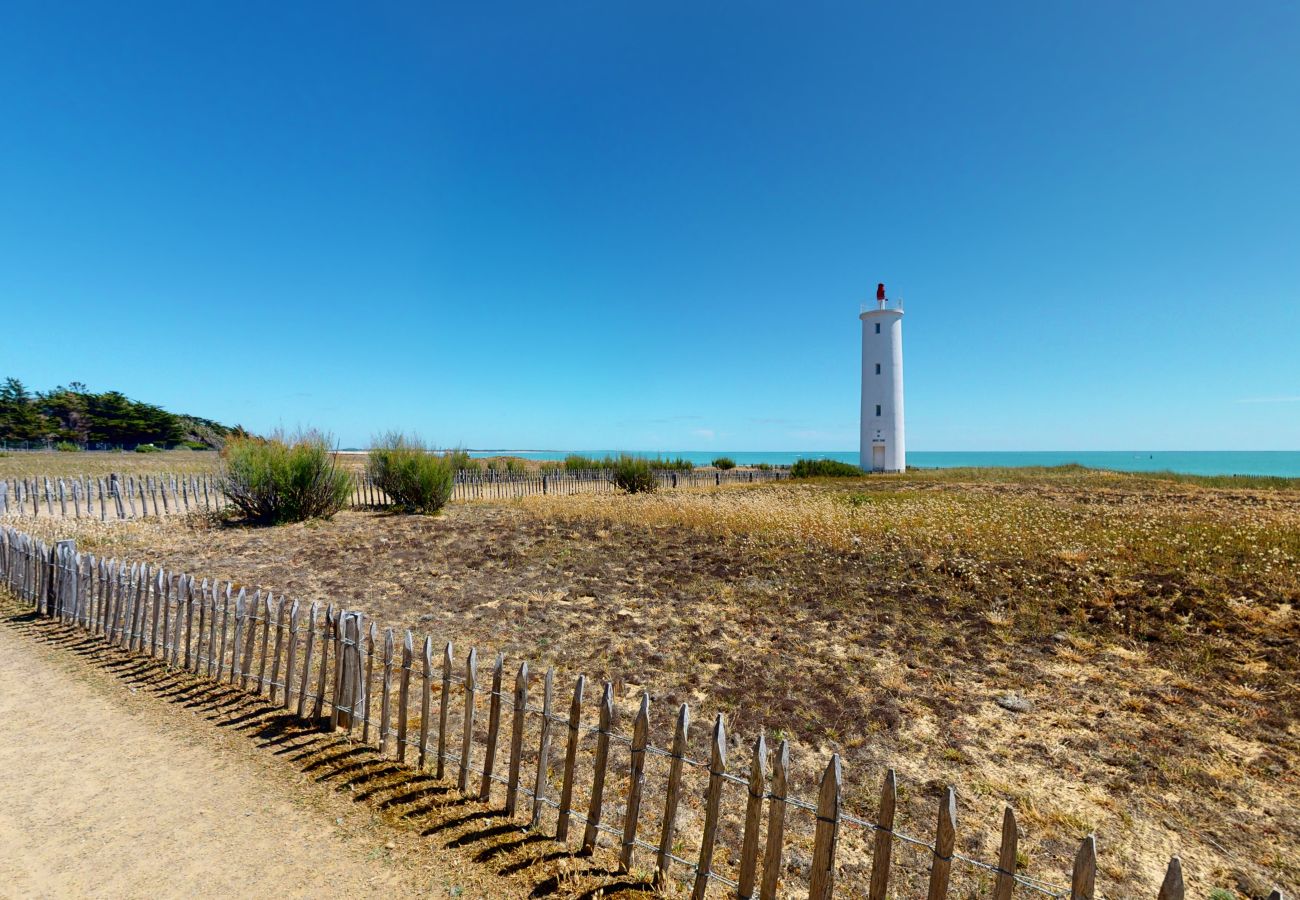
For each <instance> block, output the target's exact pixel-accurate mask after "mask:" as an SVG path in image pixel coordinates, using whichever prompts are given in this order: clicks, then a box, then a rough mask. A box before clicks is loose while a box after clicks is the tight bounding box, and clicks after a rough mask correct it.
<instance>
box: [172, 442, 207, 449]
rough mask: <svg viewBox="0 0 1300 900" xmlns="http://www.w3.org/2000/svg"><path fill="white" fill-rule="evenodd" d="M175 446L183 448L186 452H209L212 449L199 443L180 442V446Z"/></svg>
mask: <svg viewBox="0 0 1300 900" xmlns="http://www.w3.org/2000/svg"><path fill="white" fill-rule="evenodd" d="M177 446H178V447H184V448H185V449H186V450H211V449H212V448H211V447H209V446H208V445H207V444H204V443H201V442H199V441H181V442H180V444H178V445H177Z"/></svg>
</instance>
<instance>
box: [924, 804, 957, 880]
mask: <svg viewBox="0 0 1300 900" xmlns="http://www.w3.org/2000/svg"><path fill="white" fill-rule="evenodd" d="M956 843H957V792H956V791H954V790H953V789H952V788H948V791H947V793H946V794H945V795H944V798H943V800H941V801H940V802H939V829H938V833H937V835H936V836H935V839H934V859H933V861H932V862H931V863H930V891H929V893H928V894H927V895H926V896H927V898H928V900H943V898H944V897H946V896H948V878H949V875H950V874H951V872H952V850H953V847H954V846H955V845H956Z"/></svg>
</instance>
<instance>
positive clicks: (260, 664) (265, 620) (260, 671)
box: [256, 591, 283, 696]
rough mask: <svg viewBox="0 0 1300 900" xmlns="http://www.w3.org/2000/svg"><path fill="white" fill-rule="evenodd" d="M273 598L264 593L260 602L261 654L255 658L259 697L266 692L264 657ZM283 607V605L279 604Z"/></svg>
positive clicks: (266, 649)
mask: <svg viewBox="0 0 1300 900" xmlns="http://www.w3.org/2000/svg"><path fill="white" fill-rule="evenodd" d="M272 599H273V597H272V594H271V592H270V591H267V592H266V598H265V599H264V600H263V601H262V652H261V653H260V654H259V655H258V658H257V688H256V691H257V694H258V696H261V694H262V692H263V691H265V690H266V657H267V656H268V655H269V654H270V644H271V640H270V638H271V608H272V607H271V601H272ZM281 605H283V603H282V604H281Z"/></svg>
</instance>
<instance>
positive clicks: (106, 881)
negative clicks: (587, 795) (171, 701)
mask: <svg viewBox="0 0 1300 900" xmlns="http://www.w3.org/2000/svg"><path fill="white" fill-rule="evenodd" d="M20 627H21V626H20ZM0 672H3V676H0V721H3V722H4V723H5V729H6V733H5V738H4V740H3V741H0V772H3V773H4V784H5V796H4V802H3V804H0V848H3V850H0V896H5V897H70V896H79V897H183V896H195V895H211V896H240V897H254V896H286V897H306V896H362V897H370V896H379V895H381V894H382V895H385V896H388V897H394V896H403V897H414V896H428V897H445V896H471V893H470V892H469V891H466V890H465V889H464V888H463V887H460V886H459V884H458V882H457V878H456V874H457V873H456V871H455V869H456V863H455V862H454V861H446V860H443V861H442V863H443V864H444V866H443V871H442V872H440V873H429V872H427V871H422V870H420V869H416V868H413V867H410V866H408V865H406V863H405V862H404V861H403V860H401V859H395V858H394V855H393V853H392V852H391V851H393V850H396V849H397V847H396V845H393V846H389V844H390V843H391V841H388V840H387V838H386V837H385V835H383V834H382V833H378V834H369V833H365V832H364V831H363V830H362V829H358V828H356V827H355V824H356V823H354V822H352V821H350V818H353V817H355V816H357V815H358V813H357V812H353V811H350V810H345V811H344V812H345V815H343V816H337V817H333V818H330V817H329V816H330V814H331V812H332V811H330V810H322V809H320V808H312V803H311V801H310V799H308V800H303V799H301V798H299V797H296V796H295V792H294V791H293V790H286V789H285V788H286V786H285V784H284V783H283V781H282V779H280V778H277V777H276V776H275V774H274V773H271V772H268V771H266V770H265V769H266V764H265V763H264V762H262V761H260V760H257V759H255V758H251V757H250V756H249V755H248V754H247V752H243V753H241V752H239V751H238V748H233V747H227V746H224V745H223V742H222V740H221V735H214V734H213V733H212V732H214V731H216V730H217V729H214V728H213V727H212V726H211V725H209V724H207V723H205V722H203V721H202V720H199V721H194V720H195V719H196V718H197V714H196V713H192V714H190V715H188V716H186V715H183V714H181V713H180V712H179V711H178V710H177V709H176V708H175V707H174V706H170V705H168V704H167V703H166V702H164V701H163V700H160V699H158V698H156V697H154V696H153V695H152V694H150V693H148V692H146V691H143V690H135V689H131V690H127V689H126V688H124V687H123V685H122V684H121V682H119V681H116V680H114V679H113V678H112V677H111V676H109V675H108V674H106V673H105V672H103V671H101V670H98V669H95V668H91V667H89V666H87V665H86V664H85V663H83V662H81V661H80V660H79V659H78V658H77V657H76V656H74V655H71V654H69V653H67V652H66V651H65V650H60V649H58V648H55V647H51V646H49V645H47V644H45V643H41V642H39V641H36V640H33V639H32V638H31V637H28V636H25V635H23V634H22V633H20V630H19V629H16V628H15V627H13V626H12V625H9V624H4V625H0ZM426 852H427V851H426ZM476 877H478V878H480V879H481V874H480V875H478V876H476ZM480 886H481V885H480ZM498 887H499V886H498ZM458 888H459V890H458ZM474 893H476V894H477V893H478V891H475V892H474ZM515 893H516V892H515V891H514V890H511V889H508V888H507V889H505V890H504V891H503V892H502V893H497V891H496V890H495V889H494V890H493V892H492V895H494V896H510V895H512V894H515ZM480 895H481V894H480Z"/></svg>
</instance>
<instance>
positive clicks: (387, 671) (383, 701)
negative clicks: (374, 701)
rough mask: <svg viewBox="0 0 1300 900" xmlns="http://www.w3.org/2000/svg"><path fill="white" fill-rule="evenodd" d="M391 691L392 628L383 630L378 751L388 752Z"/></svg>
mask: <svg viewBox="0 0 1300 900" xmlns="http://www.w3.org/2000/svg"><path fill="white" fill-rule="evenodd" d="M392 692H393V629H391V628H389V629H388V630H387V631H385V632H384V684H383V694H382V695H381V696H380V698H379V752H380V753H387V752H388V734H389V727H388V726H389V723H390V722H392V721H393V718H392V711H391V700H390V698H391V697H392Z"/></svg>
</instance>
